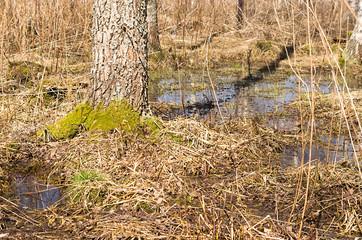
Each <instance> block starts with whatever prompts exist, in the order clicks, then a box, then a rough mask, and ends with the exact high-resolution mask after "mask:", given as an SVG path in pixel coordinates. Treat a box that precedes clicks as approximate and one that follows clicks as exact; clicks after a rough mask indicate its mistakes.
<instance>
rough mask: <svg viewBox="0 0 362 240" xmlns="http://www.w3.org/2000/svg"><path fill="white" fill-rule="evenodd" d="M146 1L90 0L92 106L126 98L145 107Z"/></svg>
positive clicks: (90, 94) (135, 105) (146, 97)
mask: <svg viewBox="0 0 362 240" xmlns="http://www.w3.org/2000/svg"><path fill="white" fill-rule="evenodd" d="M146 17H147V0H94V3H93V27H92V34H93V37H94V47H93V66H92V77H91V82H90V88H89V92H88V98H89V101H90V102H91V104H92V106H93V107H95V106H96V105H98V104H103V105H105V106H107V105H108V104H109V103H110V102H112V101H115V100H121V99H126V100H127V101H128V102H129V103H130V104H131V105H132V106H134V107H136V108H137V109H139V110H141V111H142V110H143V109H145V108H147V106H148V95H147V92H148V75H147V57H148V56H147V55H148V52H147V41H148V39H147V37H148V36H147V35H148V34H147V32H148V29H147V21H146V20H147V19H146Z"/></svg>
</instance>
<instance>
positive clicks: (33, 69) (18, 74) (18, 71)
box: [6, 61, 49, 84]
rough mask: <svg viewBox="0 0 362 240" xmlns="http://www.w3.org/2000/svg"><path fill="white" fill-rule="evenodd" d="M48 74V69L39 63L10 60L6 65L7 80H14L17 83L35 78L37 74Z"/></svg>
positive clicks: (25, 82) (23, 82)
mask: <svg viewBox="0 0 362 240" xmlns="http://www.w3.org/2000/svg"><path fill="white" fill-rule="evenodd" d="M43 72H44V74H45V75H46V74H48V72H49V71H48V69H47V68H46V67H44V66H43V65H41V64H38V63H33V62H27V61H20V62H11V63H9V65H8V72H7V74H6V79H7V80H8V81H10V80H15V81H16V82H17V83H19V84H27V83H28V82H29V81H30V80H32V79H33V78H37V77H38V74H42V73H43Z"/></svg>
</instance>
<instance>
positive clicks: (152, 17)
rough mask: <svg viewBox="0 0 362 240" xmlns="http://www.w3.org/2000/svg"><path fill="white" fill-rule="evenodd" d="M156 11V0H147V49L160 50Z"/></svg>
mask: <svg viewBox="0 0 362 240" xmlns="http://www.w3.org/2000/svg"><path fill="white" fill-rule="evenodd" d="M157 11H158V7H157V0H149V1H148V6H147V22H148V49H149V50H152V51H160V50H161V44H160V38H159V32H158V15H157Z"/></svg>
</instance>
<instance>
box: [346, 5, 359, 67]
mask: <svg viewBox="0 0 362 240" xmlns="http://www.w3.org/2000/svg"><path fill="white" fill-rule="evenodd" d="M351 7H353V8H354V9H353V8H352V9H353V10H354V11H355V12H356V13H357V18H358V19H359V22H362V1H358V5H357V4H354V5H352V6H351ZM346 49H347V55H348V57H349V58H350V59H354V60H357V61H360V62H361V60H362V26H361V25H360V24H359V23H358V21H356V26H355V27H354V30H353V33H352V35H351V38H350V40H349V41H348V44H347V48H346Z"/></svg>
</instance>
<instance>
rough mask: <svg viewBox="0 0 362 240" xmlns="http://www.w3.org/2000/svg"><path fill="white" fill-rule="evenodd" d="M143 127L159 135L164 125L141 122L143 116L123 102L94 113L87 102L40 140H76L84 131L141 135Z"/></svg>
mask: <svg viewBox="0 0 362 240" xmlns="http://www.w3.org/2000/svg"><path fill="white" fill-rule="evenodd" d="M140 127H148V130H150V131H151V132H155V131H157V129H159V128H160V127H161V122H160V120H159V119H157V118H156V117H154V116H147V117H142V118H141V116H140V114H139V112H137V111H136V110H135V109H134V108H133V107H132V106H131V105H130V104H128V103H127V102H126V101H123V100H122V101H114V102H112V103H111V104H110V105H108V106H107V107H104V106H103V105H102V104H99V105H98V106H96V107H95V108H94V109H93V108H92V106H91V104H90V103H89V102H83V103H81V104H79V105H78V106H77V107H76V108H75V109H74V110H73V111H72V112H71V113H69V114H68V115H66V116H65V117H63V118H62V119H60V120H59V121H57V122H56V123H54V124H52V125H50V126H47V127H45V128H43V129H42V130H40V131H38V133H37V136H38V137H41V138H43V139H45V140H60V139H67V138H72V137H74V136H75V135H76V134H77V133H78V132H79V131H80V130H81V129H85V130H88V131H93V130H103V131H110V130H113V129H116V128H117V129H119V130H120V131H126V132H137V131H138V130H139V128H140Z"/></svg>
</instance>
